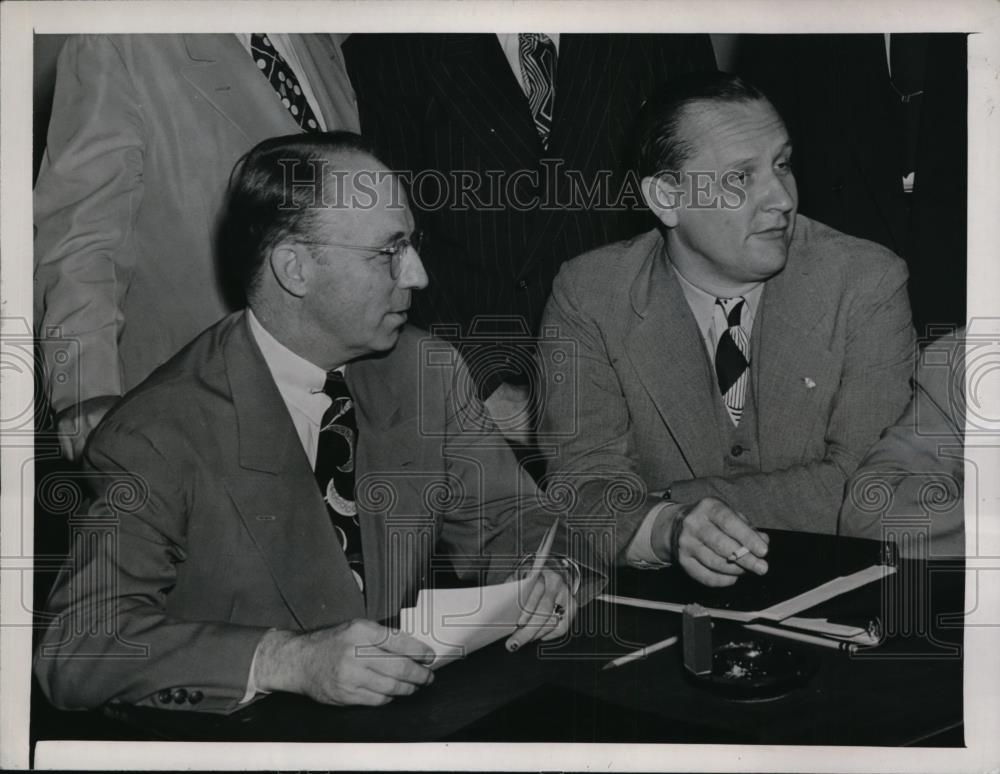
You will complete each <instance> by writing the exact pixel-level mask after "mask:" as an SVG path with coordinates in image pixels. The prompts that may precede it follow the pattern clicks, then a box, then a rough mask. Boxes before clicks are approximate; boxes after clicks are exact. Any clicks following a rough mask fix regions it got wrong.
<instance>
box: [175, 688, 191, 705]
mask: <svg viewBox="0 0 1000 774" xmlns="http://www.w3.org/2000/svg"><path fill="white" fill-rule="evenodd" d="M173 695H174V704H183V703H184V702H186V701H187V697H188V692H187V691H186V690H184V689H183V688H176V689H174V694H173Z"/></svg>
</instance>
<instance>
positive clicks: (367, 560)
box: [35, 132, 575, 712]
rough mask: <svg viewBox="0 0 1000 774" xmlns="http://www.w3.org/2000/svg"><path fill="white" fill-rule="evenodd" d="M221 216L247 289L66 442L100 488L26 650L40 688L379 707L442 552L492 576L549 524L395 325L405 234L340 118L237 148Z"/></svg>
mask: <svg viewBox="0 0 1000 774" xmlns="http://www.w3.org/2000/svg"><path fill="white" fill-rule="evenodd" d="M310 171H311V172H315V173H316V174H315V175H312V176H311V175H310V174H309V172H310ZM303 181H305V182H303ZM334 181H335V183H334ZM222 235H223V242H224V245H225V252H226V254H227V255H228V256H230V259H229V261H228V264H229V268H231V269H233V270H239V271H240V272H241V276H240V279H241V280H242V281H243V287H245V289H246V296H247V308H246V309H245V310H244V311H240V312H237V313H235V314H232V315H230V316H229V317H227V318H225V319H224V320H222V321H220V322H219V323H217V324H216V325H214V326H212V327H211V328H209V329H208V330H206V331H205V332H204V333H202V334H201V335H200V336H198V337H197V338H195V339H194V341H192V342H191V343H190V344H188V345H187V347H185V348H184V349H183V350H182V351H181V352H180V353H178V354H177V355H176V356H175V357H174V358H172V359H171V360H170V361H168V362H167V363H166V364H165V365H164V366H162V367H161V368H159V369H158V370H157V371H155V372H154V373H153V374H152V375H151V376H150V377H149V378H148V379H147V380H146V381H145V382H143V383H142V384H140V385H139V386H138V387H137V388H136V389H134V390H133V391H132V392H130V393H129V394H128V395H126V396H125V398H124V399H123V400H122V401H121V403H119V404H118V405H117V406H116V407H115V408H114V409H113V410H112V411H111V412H110V413H109V414H108V415H107V416H106V417H105V418H104V420H103V421H102V423H101V424H100V426H99V427H98V428H97V430H96V431H95V433H94V435H93V437H92V439H91V441H90V443H89V444H88V447H87V450H86V453H85V455H84V460H85V463H86V466H87V468H88V469H89V471H91V473H92V475H93V480H94V481H95V482H96V493H95V494H96V495H97V501H96V505H95V506H94V507H93V508H92V509H91V510H90V512H89V513H88V514H86V515H85V516H82V517H80V518H79V520H78V524H79V527H78V534H77V535H75V536H74V537H75V540H74V543H75V545H76V546H77V553H75V554H74V555H73V556H72V557H71V558H70V561H69V562H68V564H67V567H66V568H65V570H64V571H63V573H62V575H61V576H60V578H59V580H58V581H57V582H56V586H55V589H54V591H53V594H52V597H51V599H50V602H49V608H50V611H51V612H52V613H53V614H55V617H54V618H53V620H52V622H51V624H50V626H49V628H48V630H47V631H46V632H45V635H44V637H43V640H42V642H41V645H40V647H39V650H38V652H37V654H36V660H35V670H36V674H37V676H38V679H39V681H40V683H41V686H42V689H43V690H44V692H45V694H46V695H47V696H48V697H49V699H50V700H51V701H52V702H53V703H54V704H55V705H56V706H58V707H61V708H65V709H77V708H94V707H99V706H101V705H103V704H105V703H107V702H122V703H128V704H136V705H145V706H152V707H159V708H163V709H168V708H169V709H188V710H189V709H193V710H199V711H212V712H231V711H233V710H236V709H239V708H240V707H241V706H243V705H244V704H246V703H247V702H249V701H251V700H252V699H254V698H255V697H256V696H258V695H261V694H263V693H267V692H270V691H289V692H294V693H300V694H305V695H307V696H310V697H312V698H313V699H315V700H317V701H320V702H324V703H329V704H368V705H378V704H384V703H386V702H388V701H390V700H392V698H393V697H395V696H401V695H407V694H410V693H413V692H414V691H415V690H417V689H418V688H420V687H422V686H425V685H427V684H428V683H430V682H431V681H432V679H433V673H432V672H431V670H430V669H429V668H428V664H429V662H430V661H431V660H432V658H433V653H432V652H431V650H430V649H429V648H428V647H427V646H426V645H424V644H421V643H419V642H417V641H416V640H415V639H413V638H411V637H409V636H408V635H406V634H404V633H401V632H398V631H394V630H392V629H390V628H388V627H386V626H383V625H382V624H381V623H378V622H379V621H386V620H388V619H391V618H392V617H393V616H395V615H396V614H398V612H399V610H400V609H401V608H402V607H404V606H408V605H411V604H412V603H413V600H414V597H415V596H416V593H417V591H418V590H419V589H420V588H422V587H426V586H430V585H433V581H434V577H433V576H434V570H435V569H436V567H437V566H439V561H438V560H439V558H447V559H449V560H453V561H454V560H457V559H461V561H460V562H459V561H455V566H456V569H463V568H464V569H465V570H468V571H470V575H471V576H472V580H473V582H475V581H479V582H486V581H496V580H502V579H503V578H505V577H506V576H507V575H508V574H509V573H510V572H511V571H512V568H514V567H515V566H516V565H517V563H518V561H519V560H521V559H523V558H524V556H525V553H524V551H523V550H522V547H526V548H527V550H528V551H531V550H534V549H535V547H536V546H538V545H539V541H540V539H541V536H542V534H543V533H544V532H545V529H546V528H547V527H548V526H549V524H550V523H551V520H552V515H551V514H548V516H543V514H542V512H541V511H540V510H538V509H537V508H536V507H535V506H534V505H532V504H531V501H532V500H535V498H534V495H535V493H536V490H535V488H534V485H533V484H532V482H531V480H530V479H529V478H528V477H527V476H526V474H524V473H523V471H522V470H521V469H520V468H519V467H518V465H517V463H516V461H515V459H514V457H513V453H512V452H511V450H510V449H509V447H508V446H507V445H506V444H505V443H504V441H503V439H502V437H501V436H500V435H499V433H498V431H497V430H496V428H495V427H494V426H493V425H492V423H491V422H490V421H489V420H488V419H487V418H486V414H485V410H484V409H483V407H482V404H481V403H480V402H479V401H478V398H476V396H475V390H474V388H473V386H472V384H471V380H470V379H469V378H468V375H467V374H466V373H465V372H464V366H463V365H462V362H461V360H460V359H459V358H458V357H457V356H456V357H452V358H450V359H449V358H447V357H445V358H442V357H441V355H442V353H444V354H445V355H447V354H449V353H451V354H454V351H453V350H450V349H449V348H448V345H446V344H444V343H443V342H440V341H435V340H433V339H430V338H428V337H426V335H425V334H421V333H420V332H415V331H413V330H410V329H407V328H406V327H405V323H406V321H407V310H408V309H409V307H410V303H411V296H412V293H413V291H415V290H419V289H421V288H423V287H424V286H425V285H426V283H427V276H426V274H425V273H424V268H423V265H422V264H421V262H420V256H419V255H418V252H417V249H416V248H417V245H418V244H419V240H418V234H417V232H416V231H415V229H414V220H413V216H412V215H411V213H410V209H409V206H408V205H407V203H406V198H405V195H404V194H403V192H402V190H401V189H400V187H399V183H398V180H397V178H396V176H395V175H394V174H392V173H391V172H390V171H389V170H388V169H386V168H385V167H384V166H383V165H382V164H381V163H380V162H379V161H378V160H377V159H376V158H375V157H374V155H372V153H371V152H370V151H369V149H368V147H367V146H366V144H365V143H364V142H363V141H362V139H361V138H360V137H358V136H357V135H354V134H350V133H343V132H338V133H331V134H319V135H299V136H290V137H279V138H275V139H272V140H267V141H265V142H263V143H261V144H260V145H258V146H257V147H256V148H254V149H253V150H251V151H250V152H249V153H248V154H247V155H246V156H245V157H244V158H243V159H242V160H241V161H240V163H239V164H238V165H237V169H236V171H235V173H234V177H233V181H232V183H231V185H230V190H229V193H228V210H227V216H226V222H225V225H224V229H223V234H222ZM236 259H239V260H238V261H237V260H236ZM428 343H429V344H430V345H431V346H430V347H428V346H425V345H427V344H428ZM442 345H443V347H444V348H445V349H442ZM428 353H431V354H433V355H434V357H425V355H426V354H428ZM566 575H568V573H564V572H558V571H556V570H548V569H546V570H543V571H542V572H541V573H540V574H539V575H538V576H537V579H536V580H535V581H534V585H533V586H532V587H531V593H530V595H529V596H528V597H527V600H526V604H525V607H524V610H523V611H522V620H521V622H520V623H521V626H520V627H519V628H518V629H517V630H516V631H515V632H514V633H513V634H512V635H511V636H510V639H509V640H508V649H510V650H514V649H516V648H517V647H519V646H521V645H523V644H525V643H527V642H529V641H531V640H534V639H537V638H548V639H553V638H556V637H559V636H562V635H563V634H565V632H566V631H567V628H568V626H569V623H570V620H571V618H572V616H573V613H574V612H575V602H574V600H573V596H572V593H571V590H570V587H569V581H568V580H567V579H566ZM511 623H513V622H511Z"/></svg>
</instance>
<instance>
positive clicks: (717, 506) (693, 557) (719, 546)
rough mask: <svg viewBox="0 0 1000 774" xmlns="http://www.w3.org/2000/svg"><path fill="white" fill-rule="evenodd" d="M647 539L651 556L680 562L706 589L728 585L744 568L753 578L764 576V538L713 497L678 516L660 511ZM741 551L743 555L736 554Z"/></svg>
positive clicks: (676, 512)
mask: <svg viewBox="0 0 1000 774" xmlns="http://www.w3.org/2000/svg"><path fill="white" fill-rule="evenodd" d="M652 540H653V550H654V551H655V552H656V554H657V556H659V557H660V558H661V559H663V560H664V561H672V562H676V563H678V564H680V565H681V567H683V568H684V571H685V572H687V574H688V575H690V576H691V577H692V578H694V579H695V580H696V581H698V582H700V583H704V584H705V585H706V586H731V585H732V584H734V583H736V580H737V579H738V578H739V576H740V575H742V574H743V572H744V571H745V570H749V571H750V572H753V573H756V574H757V575H763V574H764V573H766V572H767V562H766V561H764V557H765V556H767V543H768V537H767V535H765V534H764V533H762V532H757V531H756V530H755V529H754V528H753V527H751V526H750V524H749V523H748V522H747V520H746V518H745V517H744V516H743V514H741V513H738V512H736V511H734V510H733V509H732V508H730V507H729V506H728V505H726V504H725V503H724V502H722V501H721V500H716V499H715V498H714V497H706V498H704V499H702V500H699V501H698V502H697V503H694V504H693V505H688V506H685V507H684V508H682V509H681V510H680V511H679V512H678V510H677V509H667V510H666V511H665V512H664V513H661V514H660V515H659V516H657V518H656V521H655V522H654V524H653V535H652ZM744 547H745V548H747V549H749V553H747V552H743V551H741V549H742V548H744ZM740 554H743V555H742V556H741V555H740ZM733 557H738V558H736V559H733Z"/></svg>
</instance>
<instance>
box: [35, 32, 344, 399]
mask: <svg viewBox="0 0 1000 774" xmlns="http://www.w3.org/2000/svg"><path fill="white" fill-rule="evenodd" d="M292 38H293V42H294V44H295V45H296V51H297V52H300V59H301V60H302V67H303V69H304V71H305V73H304V75H305V77H306V78H307V79H308V80H309V82H310V84H311V85H312V89H313V92H314V94H315V98H316V102H317V105H316V106H315V107H316V109H317V110H318V111H319V112H320V113H321V114H322V115H323V117H324V120H325V121H326V124H327V127H328V128H329V129H331V130H332V129H350V130H352V131H357V129H358V119H357V108H356V106H355V104H354V95H353V93H352V91H351V88H350V84H349V82H348V80H347V74H346V72H345V70H344V66H343V61H342V55H341V52H340V46H339V45H338V44H337V41H336V40H335V39H334V38H333V37H332V36H330V35H293V36H292ZM298 131H300V129H299V127H298V125H297V124H296V123H295V121H294V120H293V119H292V116H291V114H290V113H289V112H288V110H286V109H285V107H284V106H283V105H282V104H281V102H280V101H279V100H278V97H277V94H276V93H275V91H274V89H273V88H272V87H271V85H270V84H269V83H268V82H267V79H266V78H264V77H263V76H262V75H261V73H260V71H259V70H258V69H257V68H256V67H255V66H254V63H253V60H252V59H251V58H250V55H249V54H248V53H247V51H246V49H244V48H243V46H242V45H241V43H240V42H239V40H238V39H237V38H236V36H235V35H229V34H226V35H204V34H202V35H196V34H191V35H100V36H71V37H70V38H69V40H68V41H67V42H66V45H65V47H64V48H63V50H62V53H61V54H60V57H59V65H58V74H57V78H56V91H55V97H54V102H53V107H52V120H51V123H50V125H49V134H48V144H47V147H46V151H45V158H44V159H43V162H42V168H41V171H40V173H39V177H38V182H37V184H36V186H35V194H34V206H35V226H36V229H37V231H36V239H35V328H36V331H38V332H39V334H40V335H41V336H42V337H43V339H45V340H46V341H43V344H42V354H43V356H44V358H45V366H46V368H45V371H46V391H47V394H48V395H49V399H50V402H51V404H52V407H53V409H54V410H56V411H61V410H63V409H65V408H67V407H69V406H72V405H73V404H75V403H77V402H79V401H81V400H86V399H88V398H95V397H100V396H104V395H123V394H124V393H125V392H126V391H127V390H129V389H131V388H132V387H134V386H135V385H137V384H138V383H139V382H141V381H142V380H143V379H144V378H145V377H146V376H148V375H149V373H150V372H151V371H152V370H153V369H154V368H155V367H156V366H158V365H160V364H162V363H164V362H166V360H167V359H168V358H169V357H170V356H171V355H173V354H174V353H175V352H177V351H178V350H179V349H180V348H181V347H182V346H183V345H184V344H186V343H187V342H188V341H190V340H191V339H192V338H194V336H196V335H197V334H198V333H200V332H201V331H203V330H204V329H205V328H207V327H208V326H209V325H211V324H212V323H214V322H216V321H218V320H219V319H221V318H222V317H224V316H225V315H226V314H227V313H228V312H230V311H232V310H233V309H235V308H238V307H239V304H238V303H237V302H236V301H235V299H234V294H232V293H230V292H228V291H227V289H226V288H224V287H223V284H222V283H221V282H220V280H219V277H218V270H217V266H216V259H215V257H214V249H213V246H214V237H215V231H216V228H217V224H218V218H219V214H220V212H221V208H222V204H223V198H224V193H225V189H226V185H227V183H228V181H229V175H230V173H231V171H232V169H233V165H234V164H235V162H236V160H237V159H238V158H239V157H240V156H242V155H243V153H245V152H246V151H247V150H249V149H250V148H251V147H253V146H254V145H256V144H257V143H258V142H260V141H261V140H264V139H266V138H268V137H273V136H277V135H285V134H294V133H295V132H298ZM57 336H59V337H61V339H62V340H66V339H70V340H72V343H71V344H70V345H69V346H66V345H64V344H63V342H62V341H60V339H59V338H57ZM60 352H65V354H66V355H68V360H65V361H64V360H63V359H62V358H63V355H62V354H59V353H60Z"/></svg>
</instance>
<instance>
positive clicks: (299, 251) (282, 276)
mask: <svg viewBox="0 0 1000 774" xmlns="http://www.w3.org/2000/svg"><path fill="white" fill-rule="evenodd" d="M313 260H314V259H313V257H312V254H311V253H310V252H309V250H308V249H307V248H306V247H305V245H302V244H299V243H298V242H279V243H278V244H276V245H275V246H274V247H273V248H271V254H270V255H269V256H268V262H269V263H270V265H271V273H272V274H273V275H274V278H275V280H277V282H278V284H279V285H281V287H282V289H283V290H284V291H285V292H286V293H289V294H291V295H293V296H295V297H296V298H302V296H304V295H305V294H306V288H307V285H308V283H309V276H310V274H311V270H312V263H313Z"/></svg>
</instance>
